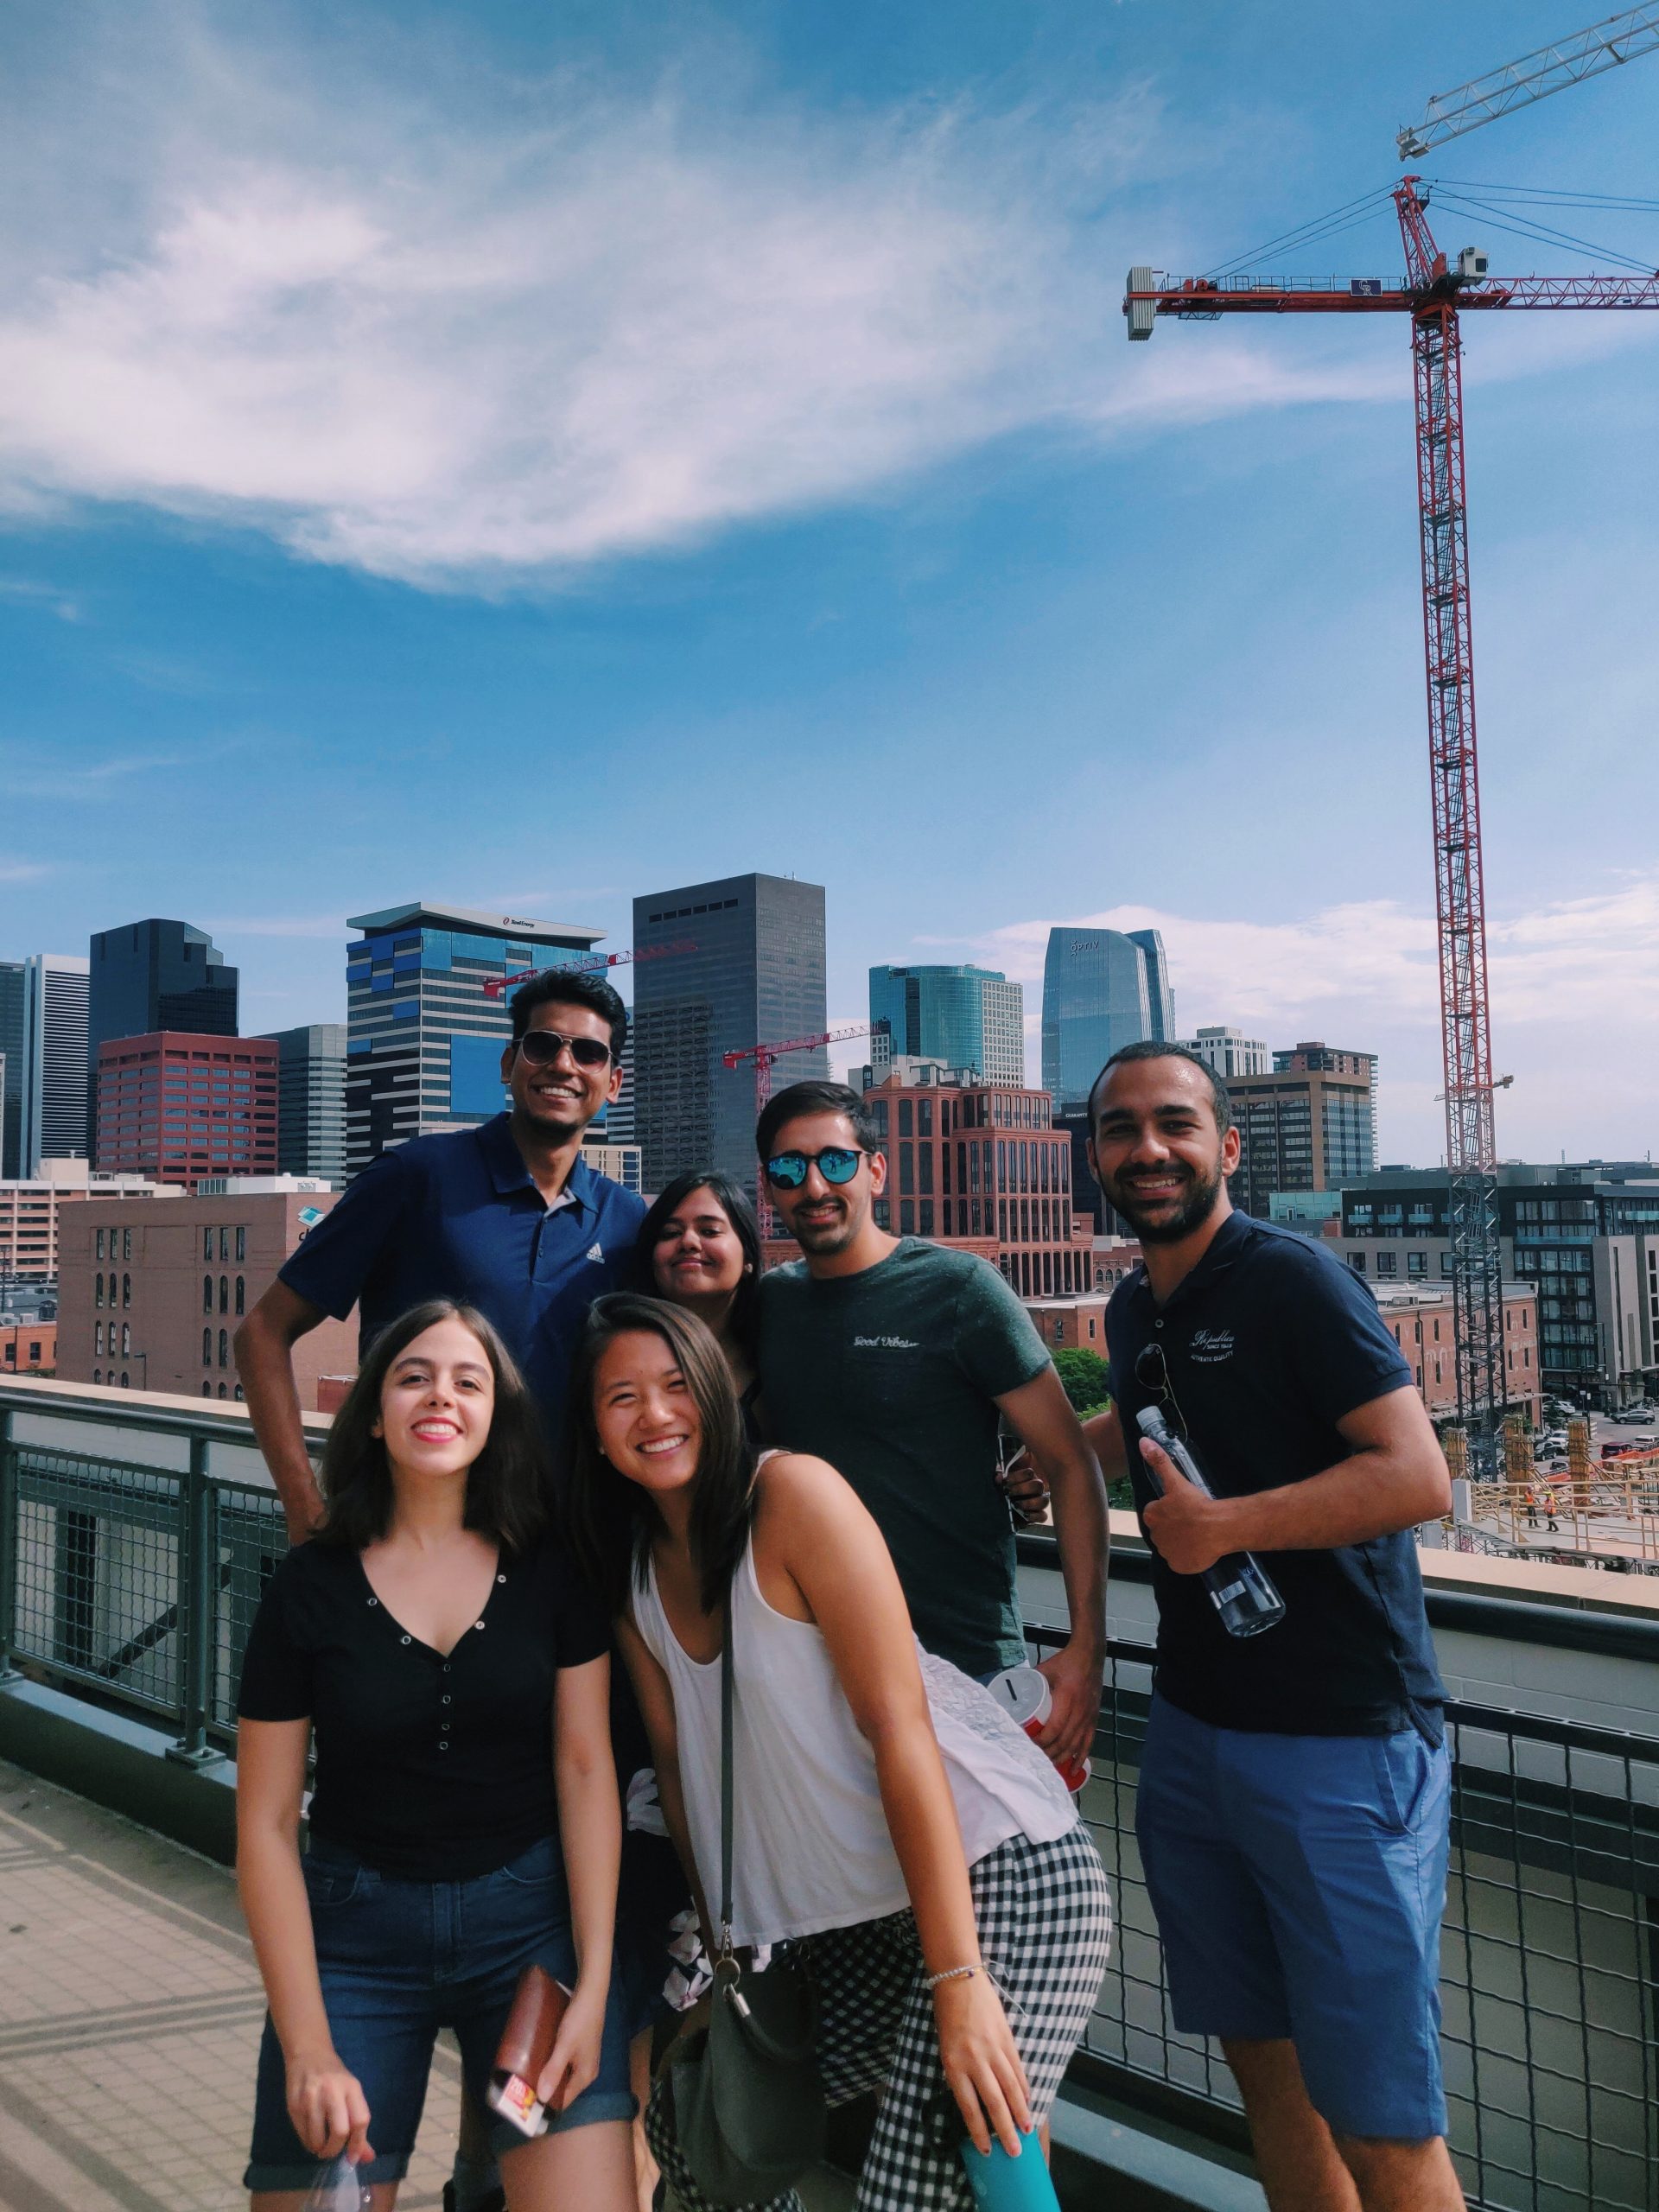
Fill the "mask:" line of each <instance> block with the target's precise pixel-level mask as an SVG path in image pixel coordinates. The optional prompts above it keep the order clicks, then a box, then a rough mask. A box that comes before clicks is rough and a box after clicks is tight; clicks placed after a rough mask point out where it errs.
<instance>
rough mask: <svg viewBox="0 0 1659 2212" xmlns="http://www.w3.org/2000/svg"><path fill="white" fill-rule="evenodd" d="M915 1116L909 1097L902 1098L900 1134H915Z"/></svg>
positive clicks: (905, 1135)
mask: <svg viewBox="0 0 1659 2212" xmlns="http://www.w3.org/2000/svg"><path fill="white" fill-rule="evenodd" d="M915 1118H916V1117H915V1113H914V1110H913V1109H912V1105H911V1103H910V1101H909V1099H908V1098H901V1099H900V1100H899V1135H900V1136H901V1137H909V1136H914V1135H915V1134H916V1130H915Z"/></svg>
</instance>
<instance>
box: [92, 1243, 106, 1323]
mask: <svg viewBox="0 0 1659 2212" xmlns="http://www.w3.org/2000/svg"><path fill="white" fill-rule="evenodd" d="M102 1234H103V1231H102V1230H99V1235H100V1236H101V1235H102ZM92 1293H93V1298H92V1302H93V1304H94V1305H96V1306H101V1305H102V1304H103V1303H104V1278H103V1276H102V1274H96V1275H94V1276H93V1277H92Z"/></svg>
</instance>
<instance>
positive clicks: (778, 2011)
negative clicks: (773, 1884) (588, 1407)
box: [669, 1599, 824, 2205]
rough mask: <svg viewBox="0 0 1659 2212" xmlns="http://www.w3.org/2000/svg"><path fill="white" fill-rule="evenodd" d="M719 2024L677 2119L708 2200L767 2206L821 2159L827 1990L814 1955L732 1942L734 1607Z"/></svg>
mask: <svg viewBox="0 0 1659 2212" xmlns="http://www.w3.org/2000/svg"><path fill="white" fill-rule="evenodd" d="M714 1973H715V1982H714V1989H713V1991H712V1993H711V2003H710V2007H709V2025H708V2027H707V2028H706V2029H704V2030H703V2031H701V2032H700V2033H698V2034H696V2035H694V2036H690V2037H688V2038H687V2039H686V2042H685V2043H684V2044H683V2046H682V2047H681V2050H680V2051H679V2052H677V2054H676V2055H675V2056H674V2058H673V2059H672V2061H671V2064H670V2071H669V2080H670V2084H671V2091H672V2095H673V2100H674V2127H675V2133H676V2134H677V2136H678V2138H679V2144H680V2148H681V2150H682V2152H683V2153H684V2156H685V2161H686V2164H687V2165H689V2166H690V2169H691V2172H692V2175H693V2177H695V2179H696V2184H697V2187H698V2188H699V2190H702V2194H703V2195H704V2196H706V2197H707V2198H708V2199H709V2202H710V2203H712V2204H718V2205H742V2204H757V2203H759V2204H763V2203H765V2202H766V2199H767V2198H768V2197H771V2196H777V2195H778V2194H779V2191H780V2190H785V2189H787V2188H789V2187H790V2186H791V2183H794V2182H795V2181H797V2180H798V2179H799V2177H800V2176H801V2175H802V2174H804V2172H805V2171H807V2170H808V2168H809V2167H810V2166H814V2165H816V2164H817V2163H818V2161H819V2159H821V2158H823V2143H824V2096H823V2082H821V2080H820V2079H819V2076H818V2066H817V2050H816V2045H817V2031H818V2006H817V1987H816V1986H815V1984H814V1982H813V1980H812V1978H811V1976H810V1973H809V1972H808V1971H807V1969H806V1967H805V1966H804V1963H803V1962H802V1961H800V1960H798V1959H794V1958H789V1957H784V1958H776V1957H774V1958H773V1960H772V1962H771V1964H770V1965H769V1966H767V1967H766V1968H765V1970H764V1971H763V1972H761V1973H758V1974H757V1973H756V1972H755V1971H754V1970H753V1968H749V1969H747V1970H746V1969H745V1968H744V1967H743V1965H742V1964H741V1961H739V1959H738V1958H737V1956H736V1955H735V1954H734V1951H733V1948H732V1608H731V1604H730V1601H729V1599H728V1603H727V1607H726V1641H725V1648H724V1649H723V1650H722V1651H721V1659H720V1955H719V1956H718V1958H716V1959H715V1963H714Z"/></svg>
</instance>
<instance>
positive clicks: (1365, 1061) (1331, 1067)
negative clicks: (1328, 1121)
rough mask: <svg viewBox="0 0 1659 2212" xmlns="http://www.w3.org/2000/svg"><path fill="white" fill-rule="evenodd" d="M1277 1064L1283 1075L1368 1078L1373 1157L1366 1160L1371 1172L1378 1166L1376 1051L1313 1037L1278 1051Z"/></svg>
mask: <svg viewBox="0 0 1659 2212" xmlns="http://www.w3.org/2000/svg"><path fill="white" fill-rule="evenodd" d="M1273 1065H1274V1069H1275V1071H1277V1072H1278V1073H1279V1074H1281V1075H1357V1076H1363V1077H1364V1078H1365V1081H1366V1083H1367V1084H1369V1085H1370V1093H1371V1120H1370V1159H1369V1160H1367V1162H1366V1172H1367V1173H1370V1171H1371V1170H1372V1169H1374V1168H1375V1167H1376V1053H1375V1052H1344V1051H1343V1050H1342V1049H1341V1048H1340V1047H1339V1046H1334V1045H1327V1044H1325V1042H1324V1040H1323V1039H1312V1040H1310V1041H1309V1042H1307V1043H1306V1044H1301V1045H1294V1046H1291V1048H1290V1050H1289V1051H1288V1052H1275V1053H1274V1056H1273Z"/></svg>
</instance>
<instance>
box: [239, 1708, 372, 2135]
mask: <svg viewBox="0 0 1659 2212" xmlns="http://www.w3.org/2000/svg"><path fill="white" fill-rule="evenodd" d="M310 1732H311V1723H310V1722H309V1721H308V1720H243V1721H241V1722H240V1723H239V1724H238V1728H237V1732H236V1884H237V1889H238V1892H239V1893H240V1896H241V1899H242V1910H243V1914H244V1916H245V1918H246V1921H247V1923H248V1933H249V1935H250V1936H251V1937H252V1938H253V1953H254V1956H255V1958H257V1960H258V1961H259V1972H260V1974H261V1975H262V1976H263V1978H264V1985H265V1999H266V2001H267V2003H268V2004H269V2005H270V2018H271V2024H272V2026H273V2027H274V2028H275V2029H276V2031H277V2042H278V2043H279V2044H281V2045H282V2050H283V2064H284V2066H285V2068H286V2069H287V2077H288V2111H289V2119H290V2120H292V2121H293V2123H294V2127H295V2132H296V2134H297V2135H298V2136H299V2139H300V2140H301V2142H302V2143H303V2144H304V2145H305V2147H306V2149H307V2150H308V2151H309V2152H311V2154H312V2156H313V2157H314V2158H338V2157H339V2155H340V2152H341V2151H344V2152H345V2153H346V2157H347V2158H350V2159H351V2161H352V2163H353V2164H354V2165H356V2164H363V2163H364V2162H365V2160H367V2159H369V2158H372V2157H373V2156H374V2152H373V2151H372V2148H371V2147H370V2145H369V2139H368V2130H369V2118H370V2115H369V2107H368V2104H367V2101H366V2100H365V2097H364V2094H363V2091H362V2088H361V2086H360V2085H359V2082H358V2080H357V2077H356V2075H353V2074H352V2073H349V2072H348V2071H347V2069H346V2068H345V2067H344V2066H343V2065H341V2063H340V2059H339V2056H337V2054H336V2052H335V2050H334V2037H333V2035H332V2033H331V2032H330V2031H329V2026H328V2015H327V2012H325V2011H324V2010H323V2003H322V1986H321V1982H320V1981H319V1980H318V1979H317V1949H316V1943H315V1940H314V1938H313V1936H312V1933H311V1907H310V1904H309V1902H308V1899H307V1897H306V1894H305V1879H304V1877H303V1876H302V1874H301V1872H300V1843H299V1836H300V1803H301V1799H302V1796H303V1794H304V1789H305V1752H306V1744H307V1740H308V1738H309V1735H310Z"/></svg>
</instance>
